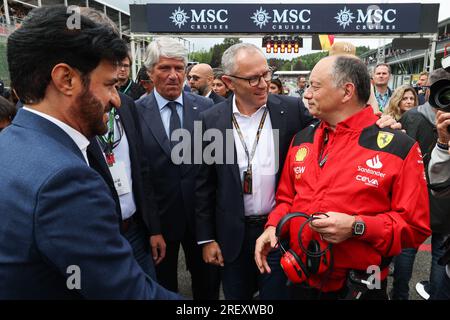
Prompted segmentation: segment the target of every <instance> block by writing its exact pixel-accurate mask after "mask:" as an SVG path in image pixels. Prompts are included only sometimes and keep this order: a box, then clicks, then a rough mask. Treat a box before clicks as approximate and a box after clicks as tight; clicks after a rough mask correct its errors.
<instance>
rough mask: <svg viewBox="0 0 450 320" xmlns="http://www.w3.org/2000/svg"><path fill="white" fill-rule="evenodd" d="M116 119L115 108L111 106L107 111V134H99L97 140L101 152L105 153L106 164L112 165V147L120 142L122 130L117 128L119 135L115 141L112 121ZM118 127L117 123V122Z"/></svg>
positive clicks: (113, 161) (113, 159) (113, 160)
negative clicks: (100, 146) (101, 148)
mask: <svg viewBox="0 0 450 320" xmlns="http://www.w3.org/2000/svg"><path fill="white" fill-rule="evenodd" d="M115 119H116V108H111V111H110V112H109V119H108V134H106V135H105V136H99V137H98V138H99V141H100V143H101V145H102V147H103V152H104V153H105V157H106V162H107V163H108V166H110V167H111V166H113V165H114V163H115V162H116V161H115V158H114V151H113V150H114V148H115V147H117V146H118V145H119V143H120V140H122V132H121V130H120V128H119V134H120V137H119V139H118V140H117V141H114V123H115ZM117 126H118V127H119V123H118V124H117Z"/></svg>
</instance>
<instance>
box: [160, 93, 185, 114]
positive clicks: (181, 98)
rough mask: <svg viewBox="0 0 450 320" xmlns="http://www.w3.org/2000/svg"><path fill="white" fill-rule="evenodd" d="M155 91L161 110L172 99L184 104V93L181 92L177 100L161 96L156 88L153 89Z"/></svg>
mask: <svg viewBox="0 0 450 320" xmlns="http://www.w3.org/2000/svg"><path fill="white" fill-rule="evenodd" d="M153 92H154V94H155V99H156V103H158V108H159V111H161V110H162V108H164V107H165V106H166V104H168V103H169V102H170V101H175V102H177V103H178V104H179V105H181V106H182V105H183V93H181V94H180V96H179V97H178V98H176V99H175V100H167V99H166V98H164V97H163V96H161V95H160V94H159V93H158V91H157V90H156V89H155V90H153Z"/></svg>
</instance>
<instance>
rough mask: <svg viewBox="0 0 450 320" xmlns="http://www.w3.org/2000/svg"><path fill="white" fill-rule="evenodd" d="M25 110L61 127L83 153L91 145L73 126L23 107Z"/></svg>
mask: <svg viewBox="0 0 450 320" xmlns="http://www.w3.org/2000/svg"><path fill="white" fill-rule="evenodd" d="M23 109H24V110H27V111H29V112H32V113H34V114H37V115H38V116H41V117H42V118H45V119H47V120H48V121H50V122H52V123H54V124H55V125H57V126H58V127H60V128H61V129H62V130H63V131H64V132H65V133H67V134H68V135H69V137H70V138H72V140H73V141H74V142H75V144H76V145H77V146H78V148H79V149H80V150H81V151H85V150H86V148H87V147H88V145H89V140H88V139H87V138H86V137H85V136H84V135H83V134H82V133H80V132H79V131H77V130H75V129H74V128H72V127H71V126H69V125H67V124H66V123H64V122H62V121H60V120H58V119H56V118H55V117H52V116H50V115H48V114H46V113H43V112H40V111H37V110H34V109H31V108H28V107H26V106H24V107H23Z"/></svg>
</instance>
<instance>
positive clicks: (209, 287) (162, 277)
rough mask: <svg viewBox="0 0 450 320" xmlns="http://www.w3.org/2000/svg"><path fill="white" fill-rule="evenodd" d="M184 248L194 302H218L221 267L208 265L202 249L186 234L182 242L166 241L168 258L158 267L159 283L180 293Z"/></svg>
mask: <svg viewBox="0 0 450 320" xmlns="http://www.w3.org/2000/svg"><path fill="white" fill-rule="evenodd" d="M180 244H181V245H182V246H183V250H184V254H185V259H186V266H187V269H188V271H189V273H190V275H191V280H192V295H193V297H194V300H218V299H219V290H220V273H219V267H217V266H213V265H210V264H207V263H205V262H204V261H203V258H202V247H201V246H199V245H198V244H197V242H196V241H195V239H194V237H193V236H192V235H191V234H190V233H189V232H186V233H185V236H184V238H183V239H182V240H181V241H170V240H166V245H167V247H166V257H165V258H164V259H163V260H162V261H161V263H160V264H159V265H157V266H156V277H157V279H158V283H159V284H161V285H162V286H163V287H164V288H166V289H169V290H171V291H174V292H178V273H177V269H178V253H179V251H180Z"/></svg>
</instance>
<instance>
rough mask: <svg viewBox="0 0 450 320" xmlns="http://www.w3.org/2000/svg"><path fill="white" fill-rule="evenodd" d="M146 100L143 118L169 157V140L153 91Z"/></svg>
mask: <svg viewBox="0 0 450 320" xmlns="http://www.w3.org/2000/svg"><path fill="white" fill-rule="evenodd" d="M148 99H149V100H148V102H147V103H144V104H143V105H144V108H143V119H144V122H145V124H146V125H147V127H148V129H149V130H150V132H152V134H153V136H154V137H155V139H156V141H158V143H159V145H160V146H161V148H162V149H163V150H164V153H165V154H166V155H167V156H168V157H169V158H170V142H169V138H168V137H167V134H166V130H165V129H164V125H163V123H162V120H161V114H160V112H159V108H158V103H157V102H156V99H155V95H154V94H153V92H152V93H151V94H150V95H149V96H148Z"/></svg>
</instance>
